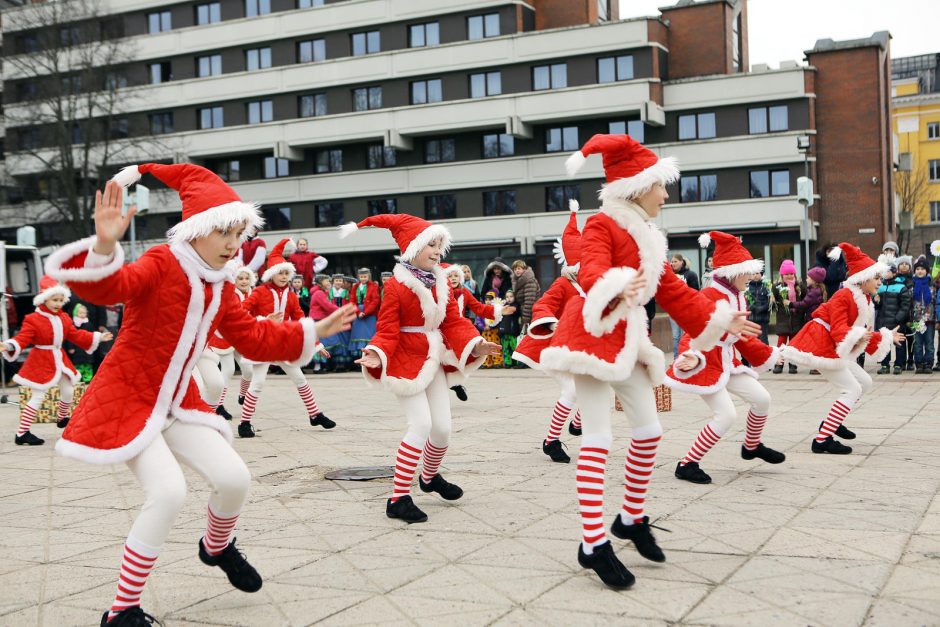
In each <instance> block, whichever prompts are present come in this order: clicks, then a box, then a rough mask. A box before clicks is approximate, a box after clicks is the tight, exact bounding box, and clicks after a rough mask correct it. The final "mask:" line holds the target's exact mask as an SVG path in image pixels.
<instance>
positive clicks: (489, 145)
mask: <svg viewBox="0 0 940 627" xmlns="http://www.w3.org/2000/svg"><path fill="white" fill-rule="evenodd" d="M498 156H499V135H484V136H483V158H484V159H492V158H494V157H498Z"/></svg>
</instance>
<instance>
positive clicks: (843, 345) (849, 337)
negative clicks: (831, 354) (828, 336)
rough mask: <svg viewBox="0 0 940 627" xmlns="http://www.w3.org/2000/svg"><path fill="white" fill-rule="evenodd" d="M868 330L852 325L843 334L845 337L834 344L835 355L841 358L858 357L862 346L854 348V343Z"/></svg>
mask: <svg viewBox="0 0 940 627" xmlns="http://www.w3.org/2000/svg"><path fill="white" fill-rule="evenodd" d="M867 331H868V329H866V328H865V327H852V328H851V329H849V332H848V333H846V334H845V337H844V338H842V341H841V342H839V343H838V344H837V345H836V355H838V356H839V357H841V358H842V359H852V358H854V357H858V355H859V353H861V352H862V350H864V347H863V348H862V349H861V350H859V349H856V348H855V345H856V344H858V342H859V340H861V339H862V336H863V335H865V333H866V332H867Z"/></svg>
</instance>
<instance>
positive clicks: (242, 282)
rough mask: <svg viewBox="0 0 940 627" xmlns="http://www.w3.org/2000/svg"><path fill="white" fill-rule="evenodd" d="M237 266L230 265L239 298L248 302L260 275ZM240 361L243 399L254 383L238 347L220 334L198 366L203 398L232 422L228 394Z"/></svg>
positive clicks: (233, 263)
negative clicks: (226, 398) (226, 401)
mask: <svg viewBox="0 0 940 627" xmlns="http://www.w3.org/2000/svg"><path fill="white" fill-rule="evenodd" d="M237 264H238V261H237V260H232V261H230V262H229V263H228V264H226V265H227V267H231V268H232V269H233V272H234V274H235V295H236V296H237V297H238V299H239V300H240V301H242V302H244V301H245V298H247V297H248V294H250V293H251V288H252V287H254V286H255V284H256V283H257V282H258V275H256V274H255V273H254V272H253V271H252V269H251V268H249V267H248V266H242V267H240V268H239V267H238V266H237ZM235 268H237V269H235ZM236 359H237V360H238V362H239V364H240V367H241V372H242V376H241V393H240V394H239V396H244V395H245V394H247V393H248V384H249V383H250V382H251V364H250V363H249V362H246V361H244V360H243V359H242V356H241V355H239V354H238V351H236V350H235V347H234V346H232V345H231V344H230V343H229V341H228V340H226V339H225V338H224V337H222V334H220V333H219V332H218V331H216V332H215V333H213V334H212V337H210V338H209V345H208V346H206V350H204V351H203V352H202V357H200V358H199V361H198V362H197V363H196V370H197V371H198V372H199V374H200V376H201V378H202V382H203V388H204V389H203V398H204V399H205V401H206V402H207V403H209V404H210V405H212V406H213V407H214V408H215V413H217V414H218V415H220V416H222V417H223V418H225V419H226V420H231V419H232V414H230V413H228V410H227V409H225V396H226V394H227V393H228V384H229V383H230V382H231V381H232V375H234V374H235V361H236ZM242 402H243V400H242V399H240V400H239V404H241V403H242Z"/></svg>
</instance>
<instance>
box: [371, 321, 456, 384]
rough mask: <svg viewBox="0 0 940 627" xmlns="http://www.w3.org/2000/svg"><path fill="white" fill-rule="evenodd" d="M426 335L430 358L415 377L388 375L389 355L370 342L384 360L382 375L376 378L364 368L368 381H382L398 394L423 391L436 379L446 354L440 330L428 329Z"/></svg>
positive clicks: (372, 382) (382, 360)
mask: <svg viewBox="0 0 940 627" xmlns="http://www.w3.org/2000/svg"><path fill="white" fill-rule="evenodd" d="M425 337H427V339H428V358H427V360H426V361H425V362H424V365H423V366H421V370H419V371H418V375H417V376H416V377H415V378H414V379H404V378H401V377H390V376H388V356H387V355H386V354H385V352H384V351H382V349H380V348H379V347H378V346H374V345H372V344H369V345H368V346H366V348H367V349H370V350H374V351H375V352H376V354H377V355H378V356H379V360H380V361H381V362H382V366H381V372H382V374H381V376H380V378H379V379H375V378H374V377H373V376H372V375H371V374H370V373H369V369H368V368H363V369H362V376H363V378H364V379H365V380H366V383H369V384H370V385H374V384H375V383H376V381H379V382H381V383H382V386H383V387H384V388H385V389H387V390H388V391H389V392H391V393H392V394H394V395H396V396H414V395H415V394H417V393H419V392H423V391H424V390H425V389H426V388H427V387H428V386H429V385H431V381H432V380H433V379H434V375H435V374H437V371H438V369H439V368H440V367H441V360H442V359H443V356H444V341H443V340H442V339H441V333H440V331H438V330H436V329H435V330H433V331H426V332H425Z"/></svg>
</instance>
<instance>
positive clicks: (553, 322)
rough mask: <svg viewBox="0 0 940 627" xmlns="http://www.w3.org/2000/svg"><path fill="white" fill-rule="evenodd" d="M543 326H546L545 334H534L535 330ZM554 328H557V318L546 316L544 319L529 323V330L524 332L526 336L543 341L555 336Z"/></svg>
mask: <svg viewBox="0 0 940 627" xmlns="http://www.w3.org/2000/svg"><path fill="white" fill-rule="evenodd" d="M543 325H548V327H547V329H546V331H547V333H536V332H535V330H536V329H538V328H539V327H540V326H543ZM556 326H558V318H554V317H551V316H547V317H545V318H536V319H535V320H533V321H532V322H530V323H529V329H528V331H526V335H528V336H529V337H531V338H533V339H536V340H544V339H546V338H550V337H552V336H553V335H555V327H556Z"/></svg>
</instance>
